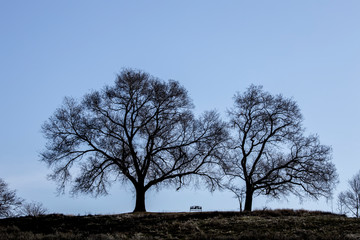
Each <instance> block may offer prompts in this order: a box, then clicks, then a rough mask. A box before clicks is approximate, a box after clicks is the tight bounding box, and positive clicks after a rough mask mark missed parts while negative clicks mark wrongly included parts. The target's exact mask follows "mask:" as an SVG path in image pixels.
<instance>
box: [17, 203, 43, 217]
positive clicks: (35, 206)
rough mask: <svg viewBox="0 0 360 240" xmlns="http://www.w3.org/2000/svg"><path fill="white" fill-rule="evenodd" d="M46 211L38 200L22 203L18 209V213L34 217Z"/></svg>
mask: <svg viewBox="0 0 360 240" xmlns="http://www.w3.org/2000/svg"><path fill="white" fill-rule="evenodd" d="M47 212H48V210H47V209H46V208H45V207H44V206H43V204H42V203H40V202H31V203H24V204H22V206H21V208H20V209H19V211H18V213H19V215H23V216H34V217H36V216H40V215H44V214H46V213H47Z"/></svg>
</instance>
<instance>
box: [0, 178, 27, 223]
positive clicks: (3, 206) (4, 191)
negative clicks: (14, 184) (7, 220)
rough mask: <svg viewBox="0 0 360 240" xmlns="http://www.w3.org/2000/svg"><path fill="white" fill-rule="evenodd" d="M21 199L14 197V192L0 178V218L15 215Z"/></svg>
mask: <svg viewBox="0 0 360 240" xmlns="http://www.w3.org/2000/svg"><path fill="white" fill-rule="evenodd" d="M21 202H22V199H21V198H19V197H17V196H16V191H15V190H10V189H9V187H8V184H7V183H6V182H5V181H4V180H2V179H1V178H0V218H1V217H11V216H15V215H16V210H17V209H18V208H19V207H20V206H21Z"/></svg>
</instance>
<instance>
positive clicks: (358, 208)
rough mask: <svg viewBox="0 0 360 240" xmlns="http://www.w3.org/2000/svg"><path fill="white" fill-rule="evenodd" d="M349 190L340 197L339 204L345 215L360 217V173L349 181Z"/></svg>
mask: <svg viewBox="0 0 360 240" xmlns="http://www.w3.org/2000/svg"><path fill="white" fill-rule="evenodd" d="M348 183H349V187H350V188H349V189H348V190H346V191H343V192H341V193H340V194H339V195H338V204H339V205H340V206H339V207H340V208H341V209H342V212H344V213H350V214H351V215H353V216H354V217H356V218H359V217H360V171H359V172H358V173H357V174H356V175H355V176H353V177H352V178H351V179H350V180H349V182H348Z"/></svg>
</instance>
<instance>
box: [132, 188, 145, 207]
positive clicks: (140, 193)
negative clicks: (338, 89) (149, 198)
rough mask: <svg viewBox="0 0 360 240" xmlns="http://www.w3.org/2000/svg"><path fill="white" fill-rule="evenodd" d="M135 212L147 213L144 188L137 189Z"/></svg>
mask: <svg viewBox="0 0 360 240" xmlns="http://www.w3.org/2000/svg"><path fill="white" fill-rule="evenodd" d="M133 212H146V208H145V189H144V187H142V186H138V187H136V204H135V209H134V211H133Z"/></svg>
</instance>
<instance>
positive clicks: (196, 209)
mask: <svg viewBox="0 0 360 240" xmlns="http://www.w3.org/2000/svg"><path fill="white" fill-rule="evenodd" d="M190 212H202V207H201V206H191V207H190Z"/></svg>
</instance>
